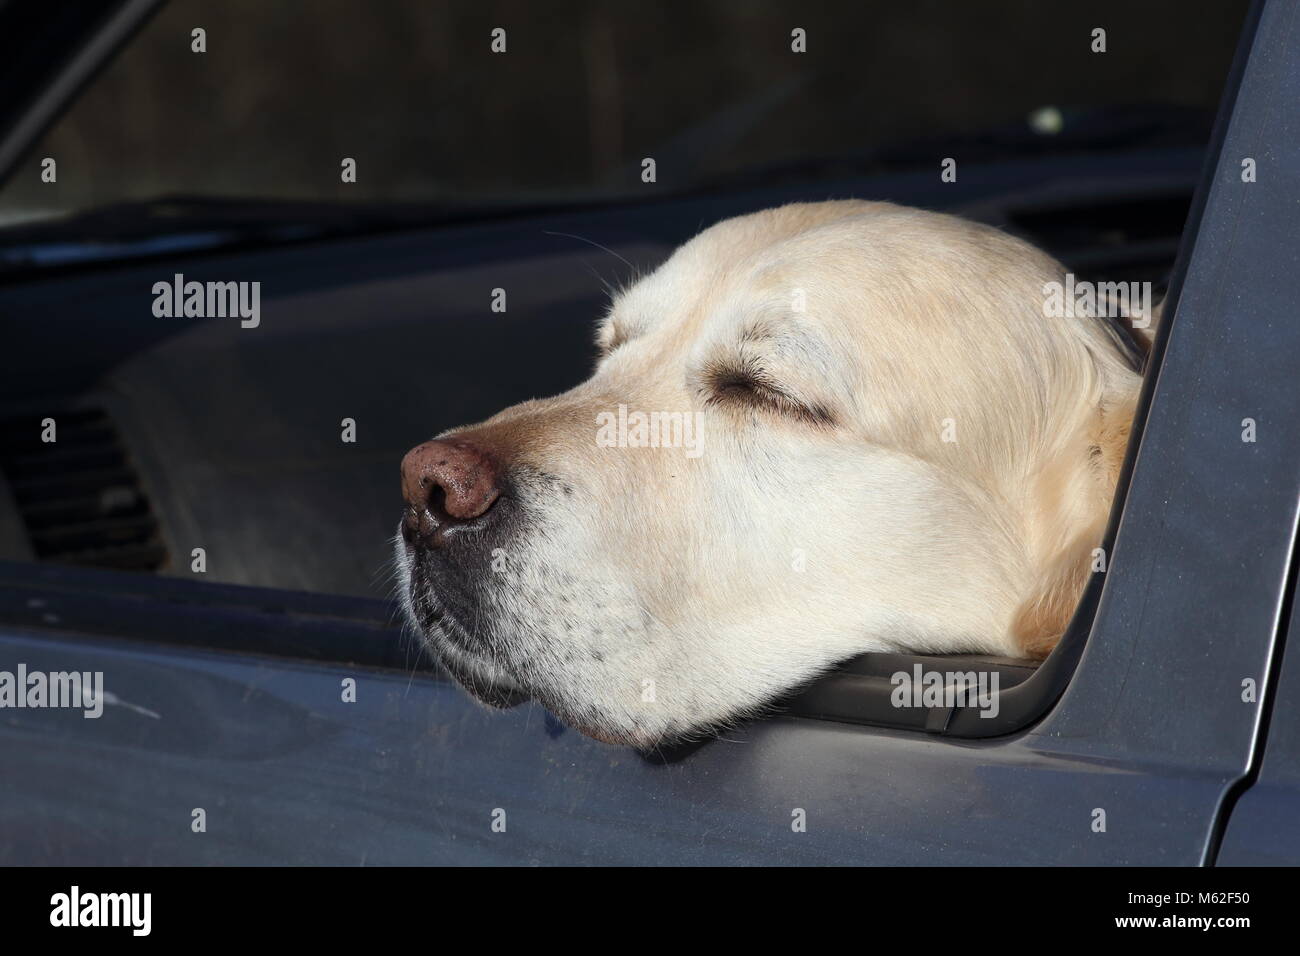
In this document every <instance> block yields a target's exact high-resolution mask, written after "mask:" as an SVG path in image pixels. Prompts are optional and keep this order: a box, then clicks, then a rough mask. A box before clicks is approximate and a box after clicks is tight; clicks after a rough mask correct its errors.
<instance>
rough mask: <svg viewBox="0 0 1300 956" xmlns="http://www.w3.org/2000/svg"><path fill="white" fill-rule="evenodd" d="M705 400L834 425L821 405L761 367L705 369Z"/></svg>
mask: <svg viewBox="0 0 1300 956" xmlns="http://www.w3.org/2000/svg"><path fill="white" fill-rule="evenodd" d="M704 381H705V386H706V388H707V389H708V392H709V394H708V397H707V399H706V401H707V402H708V404H710V405H719V404H732V403H736V404H741V405H744V406H747V407H750V408H759V409H764V410H767V411H772V412H776V413H777V414H779V415H783V416H785V417H787V418H795V419H798V420H800V421H804V422H808V423H809V424H812V425H833V424H834V423H835V419H834V416H833V415H831V413H830V411H829V410H828V409H826V408H824V407H823V406H820V405H808V404H805V403H804V402H801V401H799V400H798V399H796V398H795V397H794V396H792V395H791V394H790V393H789V392H787V391H786V390H785V389H784V388H782V387H781V386H780V385H779V384H777V383H776V382H773V381H772V380H771V379H770V378H768V377H767V376H766V374H764V373H763V372H762V371H761V370H758V369H736V368H727V367H716V368H711V369H709V370H707V371H706V373H705V375H704Z"/></svg>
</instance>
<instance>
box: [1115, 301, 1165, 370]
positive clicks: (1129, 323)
mask: <svg viewBox="0 0 1300 956" xmlns="http://www.w3.org/2000/svg"><path fill="white" fill-rule="evenodd" d="M1164 311H1165V302H1164V300H1163V299H1161V300H1160V303H1159V304H1158V305H1155V306H1152V308H1151V314H1150V315H1148V316H1144V317H1138V316H1132V315H1122V314H1121V315H1120V316H1119V320H1120V321H1121V322H1122V323H1124V327H1125V328H1126V329H1128V333H1129V335H1130V336H1131V337H1132V339H1133V341H1134V343H1136V345H1137V347H1138V350H1139V351H1140V352H1141V353H1142V362H1143V364H1144V365H1145V363H1146V360H1147V359H1148V358H1150V356H1151V344H1152V343H1153V342H1155V340H1156V329H1157V328H1159V327H1160V320H1161V318H1163V316H1164Z"/></svg>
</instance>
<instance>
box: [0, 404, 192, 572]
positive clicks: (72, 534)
mask: <svg viewBox="0 0 1300 956" xmlns="http://www.w3.org/2000/svg"><path fill="white" fill-rule="evenodd" d="M45 418H52V419H54V422H55V428H56V429H57V430H56V432H55V437H56V439H57V440H56V441H53V442H44V441H42V440H41V439H42V425H41V422H42V420H43V419H45ZM0 472H3V474H4V476H5V478H6V479H7V481H8V484H9V488H10V491H11V492H12V493H13V497H14V501H15V502H16V504H17V506H18V512H19V516H20V518H21V520H22V523H23V526H24V527H25V528H26V531H27V537H28V539H29V540H30V542H31V546H32V550H33V551H34V552H35V554H36V557H37V559H38V560H40V561H53V562H57V563H60V564H76V565H84V566H90V567H99V568H119V569H122V570H130V571H156V570H158V569H159V568H161V567H162V565H163V563H164V562H165V561H166V560H167V552H166V549H165V548H164V547H163V544H162V538H161V536H160V535H159V532H158V522H157V521H156V520H155V519H154V516H153V512H152V511H151V510H150V507H149V499H148V498H147V497H146V496H145V493H144V489H143V487H142V486H141V484H140V480H139V478H138V477H137V476H136V473H135V470H134V469H133V468H132V467H131V463H130V460H129V458H128V457H127V454H126V450H125V448H124V447H123V445H122V440H121V438H120V437H119V435H118V433H117V430H116V429H115V428H114V427H113V423H112V422H111V421H110V420H109V418H108V416H107V415H105V414H104V413H103V412H102V411H100V410H98V409H76V410H64V411H62V412H46V413H44V414H43V415H32V416H24V417H21V418H12V419H5V420H0Z"/></svg>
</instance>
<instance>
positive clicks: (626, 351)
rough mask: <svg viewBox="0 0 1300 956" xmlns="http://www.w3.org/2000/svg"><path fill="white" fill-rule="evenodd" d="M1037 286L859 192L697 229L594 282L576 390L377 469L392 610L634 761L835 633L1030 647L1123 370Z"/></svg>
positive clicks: (823, 665) (1081, 526)
mask: <svg viewBox="0 0 1300 956" xmlns="http://www.w3.org/2000/svg"><path fill="white" fill-rule="evenodd" d="M1065 278H1066V270H1065V267H1064V266H1062V265H1061V264H1060V263H1058V262H1056V261H1055V260H1054V259H1052V258H1051V257H1050V256H1049V255H1047V254H1046V253H1044V252H1042V251H1039V250H1038V249H1036V248H1034V247H1033V246H1031V245H1029V244H1028V243H1026V242H1024V241H1022V240H1020V239H1017V238H1015V237H1012V236H1010V235H1007V234H1004V233H1002V232H1000V231H998V230H996V229H994V228H991V227H988V226H984V225H980V224H976V223H973V222H968V221H965V220H962V219H959V218H956V217H953V216H949V215H944V214H939V213H933V212H926V211H921V210H917V209H909V208H904V207H899V206H895V205H891V204H888V203H876V202H865V201H837V202H825V203H811V204H794V205H787V206H783V207H780V208H776V209H770V210H766V211H763V212H758V213H754V214H752V215H745V216H741V217H738V218H734V219H729V220H725V221H723V222H720V223H718V224H716V225H713V226H712V227H710V228H708V229H705V230H704V231H703V232H701V233H700V234H699V235H697V236H695V237H694V238H693V239H691V240H690V241H688V242H687V243H686V244H684V245H683V246H681V247H680V248H679V249H677V250H676V251H675V252H674V254H673V255H672V256H671V257H670V258H669V259H668V260H667V261H666V262H664V263H663V264H662V265H661V266H660V267H659V268H658V269H657V270H655V271H654V272H653V273H651V274H649V275H647V276H645V277H643V278H641V279H639V281H636V282H635V283H634V284H632V285H631V286H630V287H628V288H626V289H625V290H623V291H621V292H619V293H618V294H617V295H615V296H614V298H613V302H612V305H611V307H610V308H609V311H608V314H607V315H606V316H605V318H604V320H603V321H602V322H601V323H600V325H599V331H598V334H597V337H596V338H597V345H598V348H599V353H600V358H599V360H598V363H597V364H596V367H595V370H594V372H593V373H592V375H591V377H590V378H589V379H588V380H587V381H585V382H583V383H582V384H580V385H578V386H577V387H576V388H573V389H572V390H570V391H568V392H565V393H564V394H562V395H558V396H555V397H553V398H546V399H541V400H532V401H527V402H524V403H522V404H519V405H515V406H513V407H511V408H507V409H505V410H504V411H502V412H500V413H499V414H497V415H495V416H493V417H492V418H490V419H488V420H487V421H484V422H482V423H480V424H477V425H472V426H467V427H463V428H455V429H452V430H450V431H448V432H445V433H443V434H441V435H439V436H438V437H437V438H435V439H433V440H431V441H427V442H425V443H423V444H421V445H418V446H417V447H415V448H413V449H412V450H411V451H410V452H409V453H408V454H407V455H406V456H405V458H404V459H403V461H402V464H401V476H402V492H403V496H404V498H405V501H406V510H405V512H404V515H403V518H402V521H401V525H400V529H399V533H398V536H397V540H396V559H397V568H398V580H399V586H400V596H401V601H402V603H403V605H404V608H405V611H406V614H407V616H408V618H409V620H410V621H411V622H412V623H413V625H414V627H415V628H416V629H417V630H418V632H419V634H420V636H421V638H422V640H423V642H424V643H425V644H426V645H427V647H428V648H429V649H430V650H431V651H432V652H433V654H434V655H435V656H436V657H437V658H438V660H439V661H440V662H441V663H442V664H443V665H444V666H445V668H446V669H447V670H448V671H449V672H450V673H451V674H452V675H453V676H454V677H455V678H456V679H457V680H458V681H459V682H460V683H462V684H463V685H464V686H465V687H466V688H467V689H468V690H469V691H470V692H471V693H472V694H473V695H474V696H476V697H478V698H479V699H480V700H482V701H485V702H487V703H490V704H494V705H497V706H508V705H511V704H513V703H517V702H518V701H521V700H524V699H529V698H531V699H535V700H537V701H538V702H540V703H541V704H542V705H544V706H545V707H546V708H547V709H549V710H550V711H551V712H552V713H554V714H555V715H556V716H557V717H559V718H560V719H561V720H562V721H564V722H565V723H567V724H569V725H571V726H573V727H576V728H577V729H578V730H580V731H581V732H583V733H585V734H587V735H589V736H591V737H594V738H596V739H598V740H602V741H606V742H608V743H614V744H623V745H629V746H633V747H636V748H640V749H647V748H653V747H655V746H658V745H660V744H662V743H665V742H669V741H677V740H681V739H684V738H688V737H691V736H692V735H697V734H701V733H706V732H710V731H714V730H716V729H717V728H720V727H725V726H728V725H729V724H731V723H733V722H734V721H736V720H738V719H740V718H743V717H745V716H747V715H750V714H753V713H755V712H756V711H759V710H761V709H762V708H763V707H764V706H765V705H767V704H769V703H770V702H772V701H774V700H777V699H779V698H781V697H782V696H783V695H786V694H788V693H789V692H790V691H791V690H792V689H794V688H797V687H798V686H799V685H801V684H803V683H805V682H807V681H809V680H811V679H813V678H815V677H816V676H817V675H819V674H821V673H823V672H825V671H827V670H828V669H829V668H831V667H833V666H834V665H836V664H837V663H840V662H843V661H844V660H846V659H848V658H851V657H853V656H855V655H858V654H861V653H864V652H870V651H899V652H913V653H941V652H942V653H962V652H974V653H982V654H993V655H1003V656H1011V657H1026V656H1027V657H1036V658H1041V657H1043V656H1045V655H1046V654H1047V653H1048V652H1049V651H1050V650H1051V648H1052V647H1053V645H1054V644H1055V643H1056V641H1057V640H1058V639H1059V637H1060V635H1061V633H1062V632H1063V631H1064V629H1065V627H1066V624H1067V622H1068V621H1069V618H1070V616H1071V614H1072V613H1073V610H1074V607H1075V605H1076V603H1077V602H1078V599H1079V595H1080V593H1081V590H1082V588H1083V586H1084V583H1085V581H1086V579H1087V577H1088V574H1089V572H1090V569H1091V568H1092V567H1093V563H1094V561H1095V559H1096V554H1095V549H1097V548H1098V547H1099V545H1100V543H1101V539H1102V535H1103V532H1104V528H1105V525H1106V521H1107V517H1108V511H1109V508H1110V502H1111V498H1112V495H1113V492H1114V488H1115V484H1116V480H1117V475H1118V472H1119V469H1120V466H1121V462H1122V460H1123V457H1124V454H1125V449H1126V445H1127V443H1128V435H1129V430H1130V424H1131V422H1132V419H1133V415H1134V410H1135V406H1136V402H1137V396H1138V391H1139V387H1140V384H1141V374H1140V371H1139V370H1138V368H1136V367H1135V364H1134V362H1133V361H1132V360H1131V358H1132V357H1131V356H1130V355H1127V354H1126V352H1125V350H1124V349H1122V348H1120V347H1119V346H1118V343H1117V337H1116V333H1115V330H1114V328H1112V323H1108V322H1106V321H1103V320H1101V319H1099V318H1096V317H1094V316H1092V315H1078V316H1072V317H1050V316H1048V315H1046V314H1045V312H1046V311H1047V310H1045V308H1044V303H1045V300H1046V298H1047V297H1048V290H1049V289H1053V288H1059V287H1060V284H1061V283H1062V282H1063V280H1064V279H1065ZM1132 324H1133V325H1135V326H1136V325H1138V324H1139V323H1138V322H1136V321H1135V322H1133V323H1132ZM1153 327H1154V323H1153V322H1152V325H1151V326H1150V327H1148V328H1147V329H1145V330H1137V331H1136V334H1135V338H1136V340H1137V342H1138V344H1139V345H1140V346H1142V347H1146V346H1149V344H1150V339H1151V332H1152V329H1153Z"/></svg>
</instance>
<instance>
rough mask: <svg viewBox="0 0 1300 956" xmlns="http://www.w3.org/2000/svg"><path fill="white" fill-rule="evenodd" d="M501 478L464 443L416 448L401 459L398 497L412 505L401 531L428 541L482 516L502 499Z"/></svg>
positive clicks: (485, 455) (427, 444) (485, 458)
mask: <svg viewBox="0 0 1300 956" xmlns="http://www.w3.org/2000/svg"><path fill="white" fill-rule="evenodd" d="M499 476H500V472H499V469H498V468H497V465H496V463H495V462H494V461H493V460H492V458H491V456H490V455H488V453H487V452H485V451H483V449H481V448H479V447H478V446H476V445H474V444H473V443H472V442H470V441H467V440H466V439H463V438H444V439H438V440H434V441H427V442H425V443H424V444H423V445H416V446H415V447H414V448H412V449H411V450H410V451H408V452H407V453H406V457H405V458H403V459H402V497H404V498H405V499H406V503H407V504H408V505H409V506H410V508H409V509H408V511H407V517H406V521H405V522H404V528H405V529H406V530H407V531H408V533H417V534H420V535H423V536H428V535H431V534H433V532H434V531H435V530H437V528H438V527H439V526H440V525H443V524H446V523H448V522H456V521H469V520H471V519H474V518H477V517H479V516H481V515H483V514H486V513H487V511H488V509H489V508H491V507H492V505H493V503H494V502H495V501H496V500H497V498H498V497H500V495H501V488H500V486H499V485H498V483H497V482H498V479H499Z"/></svg>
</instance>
